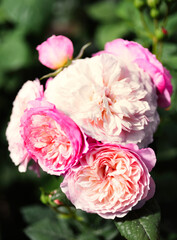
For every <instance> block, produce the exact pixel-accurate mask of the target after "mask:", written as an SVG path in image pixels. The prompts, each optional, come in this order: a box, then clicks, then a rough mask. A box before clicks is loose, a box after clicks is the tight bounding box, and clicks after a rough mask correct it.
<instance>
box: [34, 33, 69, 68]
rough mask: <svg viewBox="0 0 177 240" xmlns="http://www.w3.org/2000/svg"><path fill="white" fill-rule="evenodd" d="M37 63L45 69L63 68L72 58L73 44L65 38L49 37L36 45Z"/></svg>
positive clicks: (60, 36)
mask: <svg viewBox="0 0 177 240" xmlns="http://www.w3.org/2000/svg"><path fill="white" fill-rule="evenodd" d="M36 49H37V50H38V53H39V61H40V62H41V63H42V64H43V65H44V66H46V67H48V68H51V69H58V68H60V67H62V66H64V65H65V64H66V63H67V61H68V59H72V56H73V51H74V50H73V44H72V42H71V40H70V39H69V38H67V37H65V36H62V35H59V36H55V35H53V36H51V37H50V38H48V39H47V40H46V41H45V42H43V43H42V44H40V45H38V46H37V48H36Z"/></svg>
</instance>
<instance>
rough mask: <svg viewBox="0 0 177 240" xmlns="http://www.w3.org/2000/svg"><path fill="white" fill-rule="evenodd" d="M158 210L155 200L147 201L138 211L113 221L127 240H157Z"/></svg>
mask: <svg viewBox="0 0 177 240" xmlns="http://www.w3.org/2000/svg"><path fill="white" fill-rule="evenodd" d="M159 222H160V210H159V207H158V204H157V202H156V201H155V200H150V201H148V202H147V203H146V204H145V206H144V207H143V208H142V209H140V210H135V211H132V212H130V213H129V214H128V215H127V216H126V217H124V218H123V219H117V220H116V221H115V224H116V227H117V228H118V230H119V232H120V233H121V235H122V236H123V237H125V238H126V239H127V240H158V239H159V237H158V227H159Z"/></svg>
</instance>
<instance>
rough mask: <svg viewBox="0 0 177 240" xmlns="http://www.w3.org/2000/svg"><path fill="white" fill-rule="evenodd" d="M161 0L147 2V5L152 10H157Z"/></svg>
mask: <svg viewBox="0 0 177 240" xmlns="http://www.w3.org/2000/svg"><path fill="white" fill-rule="evenodd" d="M159 2H160V0H147V5H148V6H149V7H150V8H155V7H156V6H157V5H158V4H159Z"/></svg>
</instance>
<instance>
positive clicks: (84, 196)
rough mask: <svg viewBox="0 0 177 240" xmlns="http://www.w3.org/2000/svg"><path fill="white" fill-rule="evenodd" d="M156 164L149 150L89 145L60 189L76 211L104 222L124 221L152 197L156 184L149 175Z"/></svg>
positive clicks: (134, 147) (109, 145)
mask: <svg viewBox="0 0 177 240" xmlns="http://www.w3.org/2000/svg"><path fill="white" fill-rule="evenodd" d="M155 162H156V157H155V154H154V152H153V150H152V149H151V148H146V149H141V150H139V149H138V147H137V145H133V144H129V145H127V146H125V147H123V146H121V145H114V144H102V145H101V144H96V145H92V146H91V147H90V149H89V151H88V152H87V153H86V154H84V155H83V157H82V158H81V159H80V163H79V164H78V165H77V166H75V167H74V168H73V169H71V170H70V171H69V172H68V173H67V175H65V178H64V180H63V182H62V183H61V189H62V191H63V192H64V193H65V194H66V196H67V197H68V199H69V200H70V201H71V202H72V203H73V204H74V206H75V207H76V208H77V209H82V210H84V211H86V212H90V213H97V214H99V215H100V216H101V217H103V218H107V219H114V218H115V217H124V216H125V215H126V214H127V213H128V212H129V211H131V210H132V209H135V208H140V207H142V205H143V204H144V203H145V201H147V200H148V199H150V198H151V197H152V196H153V195H154V192H155V184H154V181H153V179H152V178H151V176H150V174H149V172H150V171H151V169H152V168H153V167H154V165H155Z"/></svg>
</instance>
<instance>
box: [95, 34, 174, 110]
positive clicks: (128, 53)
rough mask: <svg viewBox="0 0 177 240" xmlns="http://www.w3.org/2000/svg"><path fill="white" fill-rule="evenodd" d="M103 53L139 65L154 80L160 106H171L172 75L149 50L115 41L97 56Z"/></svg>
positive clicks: (137, 45) (118, 40)
mask: <svg viewBox="0 0 177 240" xmlns="http://www.w3.org/2000/svg"><path fill="white" fill-rule="evenodd" d="M103 52H107V53H112V54H114V55H116V56H118V57H119V58H121V59H124V60H125V61H126V62H127V61H132V62H135V63H137V64H138V66H139V67H140V68H142V69H143V70H144V71H145V72H147V73H148V74H149V76H150V77H151V78H152V81H153V83H154V85H155V86H156V88H157V94H158V105H159V106H160V107H165V108H166V107H168V106H169V105H170V104H171V95H172V84H171V75H170V73H169V71H168V70H167V69H166V68H165V67H163V65H162V64H161V62H160V61H158V60H157V58H156V56H155V55H153V54H152V53H151V52H150V51H149V50H148V49H147V48H144V47H142V46H141V45H140V44H138V43H136V42H133V41H127V40H123V39H115V40H113V41H111V42H108V43H106V45H105V50H104V51H101V52H99V53H97V54H102V53H103ZM97 54H96V55H97Z"/></svg>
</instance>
